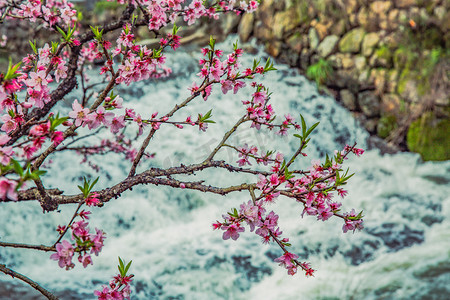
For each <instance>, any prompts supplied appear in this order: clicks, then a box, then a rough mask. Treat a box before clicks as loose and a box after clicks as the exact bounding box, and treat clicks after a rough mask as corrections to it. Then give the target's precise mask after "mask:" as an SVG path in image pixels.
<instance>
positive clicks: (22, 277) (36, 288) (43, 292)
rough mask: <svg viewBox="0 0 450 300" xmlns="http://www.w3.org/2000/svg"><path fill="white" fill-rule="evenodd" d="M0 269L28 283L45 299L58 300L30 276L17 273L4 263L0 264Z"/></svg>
mask: <svg viewBox="0 0 450 300" xmlns="http://www.w3.org/2000/svg"><path fill="white" fill-rule="evenodd" d="M0 271H2V272H3V273H5V274H6V275H9V276H11V277H12V278H17V279H20V280H22V281H23V282H25V283H27V284H29V285H30V286H31V287H32V288H34V289H35V290H37V291H38V292H40V293H41V294H42V295H44V296H45V297H47V299H51V300H58V299H59V298H58V297H56V296H55V295H53V294H52V293H50V292H49V291H47V290H46V289H44V288H43V287H42V286H40V285H39V284H38V283H37V282H35V281H33V280H31V279H30V278H28V277H27V276H25V275H22V274H20V273H17V272H16V271H14V270H11V269H10V268H7V267H6V265H3V264H0Z"/></svg>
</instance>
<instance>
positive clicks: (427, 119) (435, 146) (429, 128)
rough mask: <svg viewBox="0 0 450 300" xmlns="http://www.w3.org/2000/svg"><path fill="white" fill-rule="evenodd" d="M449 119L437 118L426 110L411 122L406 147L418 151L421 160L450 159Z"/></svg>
mask: <svg viewBox="0 0 450 300" xmlns="http://www.w3.org/2000/svg"><path fill="white" fill-rule="evenodd" d="M449 126H450V120H449V119H444V120H437V119H436V117H435V116H434V114H433V113H431V112H428V113H425V114H423V115H422V117H421V118H419V119H418V120H416V121H414V122H413V123H411V125H410V126H409V130H408V133H407V137H406V139H407V145H408V149H409V150H410V151H413V152H417V153H420V155H421V156H422V159H423V160H448V159H450V135H449V134H448V128H450V127H449Z"/></svg>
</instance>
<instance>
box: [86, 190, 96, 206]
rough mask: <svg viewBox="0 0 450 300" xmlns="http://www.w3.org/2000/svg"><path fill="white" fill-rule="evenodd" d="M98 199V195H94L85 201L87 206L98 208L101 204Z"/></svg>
mask: <svg viewBox="0 0 450 300" xmlns="http://www.w3.org/2000/svg"><path fill="white" fill-rule="evenodd" d="M97 197H98V193H92V194H91V195H90V196H89V197H87V198H86V200H84V201H85V203H86V205H87V206H97V204H99V203H100V200H99V199H98V198H97Z"/></svg>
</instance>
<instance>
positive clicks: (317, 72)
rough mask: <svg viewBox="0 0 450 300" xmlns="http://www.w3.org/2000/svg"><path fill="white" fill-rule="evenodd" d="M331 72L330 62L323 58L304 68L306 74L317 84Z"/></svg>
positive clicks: (325, 79)
mask: <svg viewBox="0 0 450 300" xmlns="http://www.w3.org/2000/svg"><path fill="white" fill-rule="evenodd" d="M332 74H333V67H332V66H331V63H330V62H329V61H327V60H325V59H323V58H321V59H319V61H318V62H316V63H315V64H312V65H310V66H309V67H308V69H306V76H307V77H308V78H309V79H311V80H314V81H315V82H316V83H317V85H321V84H324V83H325V81H327V79H328V78H330V76H331V75H332Z"/></svg>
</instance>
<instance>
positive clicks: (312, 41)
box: [308, 27, 320, 49]
mask: <svg viewBox="0 0 450 300" xmlns="http://www.w3.org/2000/svg"><path fill="white" fill-rule="evenodd" d="M308 38H309V47H310V48H311V49H316V48H317V46H318V45H319V41H320V40H319V34H318V33H317V30H316V29H315V28H314V27H311V28H310V29H309V32H308Z"/></svg>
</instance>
